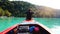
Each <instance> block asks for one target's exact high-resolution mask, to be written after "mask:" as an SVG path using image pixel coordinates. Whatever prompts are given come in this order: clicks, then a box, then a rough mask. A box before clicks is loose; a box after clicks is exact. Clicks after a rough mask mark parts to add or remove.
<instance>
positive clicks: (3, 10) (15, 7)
mask: <svg viewBox="0 0 60 34" xmlns="http://www.w3.org/2000/svg"><path fill="white" fill-rule="evenodd" d="M29 8H30V9H31V11H33V12H34V14H33V17H40V18H60V9H53V8H50V7H46V6H37V5H34V4H31V3H28V2H24V1H8V0H1V1H0V17H1V16H7V17H11V16H13V17H25V16H26V14H25V12H26V11H27V10H28V9H29Z"/></svg>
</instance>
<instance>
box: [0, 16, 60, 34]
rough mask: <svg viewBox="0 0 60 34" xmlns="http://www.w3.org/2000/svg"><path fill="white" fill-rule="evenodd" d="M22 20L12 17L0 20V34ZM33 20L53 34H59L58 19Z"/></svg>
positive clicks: (59, 20)
mask: <svg viewBox="0 0 60 34" xmlns="http://www.w3.org/2000/svg"><path fill="white" fill-rule="evenodd" d="M24 19H25V18H12V17H10V18H0V32H2V31H4V30H5V29H7V28H9V27H11V26H13V25H15V24H17V23H20V22H22V21H23V20H24ZM34 19H35V20H36V21H38V22H40V23H42V24H43V25H45V26H47V27H48V28H50V29H51V31H52V32H53V33H54V34H59V33H60V18H34Z"/></svg>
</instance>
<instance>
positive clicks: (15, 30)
mask: <svg viewBox="0 0 60 34" xmlns="http://www.w3.org/2000/svg"><path fill="white" fill-rule="evenodd" d="M2 34H51V31H50V29H48V28H47V27H46V26H44V25H42V24H41V23H38V22H37V21H34V20H30V21H26V20H25V21H23V22H22V23H20V24H17V25H14V26H12V27H10V28H8V29H7V30H5V31H3V32H2Z"/></svg>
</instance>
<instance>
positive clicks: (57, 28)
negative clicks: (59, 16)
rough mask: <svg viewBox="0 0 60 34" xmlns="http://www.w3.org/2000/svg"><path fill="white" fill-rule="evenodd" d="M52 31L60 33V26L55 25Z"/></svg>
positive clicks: (56, 33)
mask: <svg viewBox="0 0 60 34" xmlns="http://www.w3.org/2000/svg"><path fill="white" fill-rule="evenodd" d="M51 31H52V33H53V34H60V26H56V25H55V26H54V28H51Z"/></svg>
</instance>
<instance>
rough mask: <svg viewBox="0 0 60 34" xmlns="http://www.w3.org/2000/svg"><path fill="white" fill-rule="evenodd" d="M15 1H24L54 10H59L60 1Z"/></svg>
mask: <svg viewBox="0 0 60 34" xmlns="http://www.w3.org/2000/svg"><path fill="white" fill-rule="evenodd" d="M11 1H12V0H11ZM16 1H25V2H29V3H32V4H35V5H39V6H47V7H51V8H54V9H60V0H16Z"/></svg>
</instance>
